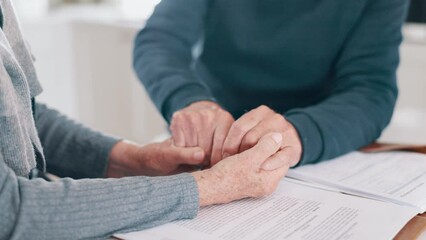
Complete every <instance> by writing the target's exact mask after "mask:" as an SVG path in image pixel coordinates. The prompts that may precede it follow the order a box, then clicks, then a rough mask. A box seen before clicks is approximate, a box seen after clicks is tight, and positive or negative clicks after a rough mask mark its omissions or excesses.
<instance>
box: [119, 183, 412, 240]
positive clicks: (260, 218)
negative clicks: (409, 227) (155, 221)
mask: <svg viewBox="0 0 426 240" xmlns="http://www.w3.org/2000/svg"><path fill="white" fill-rule="evenodd" d="M416 213H417V211H416V209H414V208H411V207H407V206H399V205H396V204H392V203H385V202H380V201H376V200H371V199H365V198H359V197H354V196H349V195H344V194H341V193H336V192H332V191H325V190H320V189H315V188H312V187H309V186H306V185H301V184H297V183H295V182H294V180H293V181H287V180H283V181H282V182H281V183H280V185H279V186H278V189H277V191H276V192H275V193H274V194H273V195H271V196H269V197H266V198H261V199H245V200H241V201H236V202H232V203H230V204H224V205H217V206H210V207H206V208H203V209H201V210H200V212H199V214H198V216H197V217H196V218H195V219H193V220H183V221H177V222H174V223H169V224H166V225H163V226H159V227H156V228H152V229H148V230H144V231H140V232H133V233H128V234H117V235H115V237H117V238H120V239H125V240H136V239H137V240H145V239H149V240H151V239H152V240H178V239H186V240H199V239H203V240H213V239H220V240H240V239H247V240H251V239H253V240H268V239H271V240H272V239H290V240H291V239H297V240H311V239H312V240H321V239H323V240H334V239H336V240H337V239H345V240H350V239H355V240H358V239H376V240H380V239H386V240H388V239H392V238H393V237H394V236H395V235H396V234H397V233H398V231H399V230H400V229H401V228H402V227H403V226H404V225H405V224H406V223H407V222H408V221H409V220H410V219H411V218H412V217H413V216H415V215H416Z"/></svg>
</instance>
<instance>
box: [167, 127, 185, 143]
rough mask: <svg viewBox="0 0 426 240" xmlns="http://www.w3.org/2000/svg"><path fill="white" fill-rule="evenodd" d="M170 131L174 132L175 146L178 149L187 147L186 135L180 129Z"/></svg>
mask: <svg viewBox="0 0 426 240" xmlns="http://www.w3.org/2000/svg"><path fill="white" fill-rule="evenodd" d="M170 130H171V132H172V139H173V144H174V145H175V146H176V147H185V135H184V134H183V132H182V131H181V130H180V128H175V129H172V128H170Z"/></svg>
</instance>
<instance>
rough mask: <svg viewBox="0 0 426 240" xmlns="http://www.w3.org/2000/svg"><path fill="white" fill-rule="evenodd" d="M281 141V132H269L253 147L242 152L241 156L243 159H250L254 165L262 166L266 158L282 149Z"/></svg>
mask: <svg viewBox="0 0 426 240" xmlns="http://www.w3.org/2000/svg"><path fill="white" fill-rule="evenodd" d="M281 143H282V135H281V133H271V134H267V135H266V136H264V137H262V138H261V139H260V140H259V142H258V143H257V144H256V145H255V146H254V147H253V148H251V149H249V150H247V151H245V152H243V153H241V154H240V157H241V158H242V159H249V160H250V161H252V163H253V165H254V166H256V167H260V166H261V165H262V164H263V162H264V161H265V160H266V159H268V158H269V157H270V156H272V155H274V154H275V153H276V152H277V151H278V150H279V149H280V147H281Z"/></svg>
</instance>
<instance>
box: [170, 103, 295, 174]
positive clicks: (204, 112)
mask: <svg viewBox="0 0 426 240" xmlns="http://www.w3.org/2000/svg"><path fill="white" fill-rule="evenodd" d="M170 130H171V132H172V139H173V141H174V143H175V145H176V146H178V147H199V148H201V149H202V150H203V152H204V160H203V165H204V166H206V167H207V166H213V165H215V164H217V163H218V162H219V161H221V160H222V159H225V158H227V157H229V156H233V155H235V154H237V153H241V152H244V151H245V150H247V149H250V148H252V147H253V146H255V145H256V143H258V142H259V140H260V139H261V138H262V137H263V136H265V135H267V134H268V133H271V132H278V133H280V134H281V135H282V138H283V141H282V143H281V147H280V148H279V150H278V151H277V153H275V154H274V155H273V157H271V158H270V159H268V161H265V162H264V163H263V164H262V168H263V169H264V170H275V169H278V168H280V167H283V166H286V165H289V166H294V165H296V164H297V163H298V162H299V161H300V158H301V154H302V144H301V141H300V138H299V135H298V133H297V131H296V129H295V128H294V126H293V125H292V124H291V123H290V122H288V121H287V120H286V119H285V118H284V116H282V115H281V114H278V113H276V112H274V111H273V110H272V109H270V108H268V107H266V106H260V107H258V108H256V109H254V110H252V111H250V112H248V113H246V114H244V115H243V116H241V117H240V118H239V119H237V120H236V121H234V119H233V117H232V115H231V114H230V113H229V112H227V111H225V110H224V109H222V108H221V107H220V106H219V105H218V104H216V103H214V102H210V101H201V102H196V103H193V104H191V105H189V106H188V107H186V108H184V109H182V110H180V111H178V112H176V113H175V114H174V115H173V117H172V121H171V125H170Z"/></svg>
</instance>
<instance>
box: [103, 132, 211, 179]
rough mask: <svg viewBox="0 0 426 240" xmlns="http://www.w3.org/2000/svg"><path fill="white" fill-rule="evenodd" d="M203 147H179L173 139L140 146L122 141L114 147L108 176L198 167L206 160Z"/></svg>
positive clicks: (159, 172)
mask: <svg viewBox="0 0 426 240" xmlns="http://www.w3.org/2000/svg"><path fill="white" fill-rule="evenodd" d="M204 158H205V153H204V151H203V149H201V148H200V147H186V148H182V147H176V146H175V145H174V144H173V141H172V140H171V139H168V140H166V141H164V142H161V143H153V144H149V145H146V146H143V147H142V146H140V145H137V144H135V143H131V142H128V141H121V142H118V143H117V144H116V145H115V146H114V147H113V149H112V150H111V153H110V157H109V164H108V169H107V173H106V176H107V177H116V178H118V177H127V176H139V175H143V176H164V175H172V174H178V173H182V172H188V171H194V170H195V169H196V166H199V165H201V164H202V163H203V160H204Z"/></svg>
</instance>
